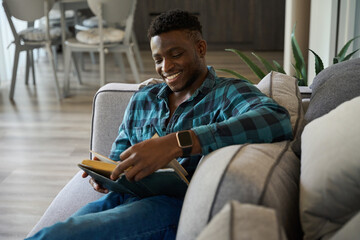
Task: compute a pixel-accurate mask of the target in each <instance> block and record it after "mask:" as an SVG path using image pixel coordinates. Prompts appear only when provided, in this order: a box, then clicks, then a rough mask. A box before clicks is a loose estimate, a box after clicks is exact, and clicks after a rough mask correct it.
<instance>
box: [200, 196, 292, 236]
mask: <svg viewBox="0 0 360 240" xmlns="http://www.w3.org/2000/svg"><path fill="white" fill-rule="evenodd" d="M219 239H221V240H225V239H228V240H230V239H238V240H241V239H244V240H245V239H269V240H270V239H274V240H277V239H285V234H284V231H283V229H282V227H281V225H280V223H279V222H278V220H277V216H276V212H275V211H274V209H270V208H266V207H262V206H255V205H251V204H241V203H239V202H237V201H231V202H229V203H227V204H226V205H225V206H224V207H223V209H222V210H221V211H220V212H219V213H218V214H216V215H215V217H214V218H213V219H212V220H211V221H210V223H209V225H208V226H206V228H205V229H204V231H202V232H201V233H200V235H199V237H198V238H197V240H219Z"/></svg>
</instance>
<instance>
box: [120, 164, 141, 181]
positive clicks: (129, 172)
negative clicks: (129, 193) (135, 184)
mask: <svg viewBox="0 0 360 240" xmlns="http://www.w3.org/2000/svg"><path fill="white" fill-rule="evenodd" d="M140 171H142V169H141V167H140V166H139V164H138V165H136V166H130V167H129V168H127V169H126V170H125V171H124V172H125V176H126V178H127V180H128V181H133V180H134V179H135V176H137V174H138V173H139V172H140Z"/></svg>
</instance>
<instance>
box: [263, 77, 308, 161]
mask: <svg viewBox="0 0 360 240" xmlns="http://www.w3.org/2000/svg"><path fill="white" fill-rule="evenodd" d="M297 84H298V81H297V79H296V78H294V77H291V76H288V75H285V74H282V73H278V72H270V73H269V74H267V75H266V76H265V77H264V78H263V79H262V80H261V81H260V82H259V83H258V85H257V87H258V88H259V89H260V91H261V92H262V93H264V94H265V95H267V96H268V97H271V98H272V99H274V100H275V101H276V102H277V103H278V104H280V105H281V106H283V107H285V108H286V109H287V110H288V112H289V114H290V121H291V126H292V129H293V133H294V141H293V142H292V148H293V150H294V151H295V153H297V154H299V153H300V145H301V143H300V139H301V132H302V130H303V127H304V121H303V120H304V110H303V105H302V100H301V94H300V90H299V87H298V85H297Z"/></svg>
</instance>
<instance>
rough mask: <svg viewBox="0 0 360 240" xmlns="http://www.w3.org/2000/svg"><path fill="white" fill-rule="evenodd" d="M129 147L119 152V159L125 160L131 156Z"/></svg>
mask: <svg viewBox="0 0 360 240" xmlns="http://www.w3.org/2000/svg"><path fill="white" fill-rule="evenodd" d="M131 153H132V151H131V147H129V148H128V149H126V150H125V151H123V152H122V153H121V154H120V160H122V161H124V160H126V159H127V158H128V157H130V156H131Z"/></svg>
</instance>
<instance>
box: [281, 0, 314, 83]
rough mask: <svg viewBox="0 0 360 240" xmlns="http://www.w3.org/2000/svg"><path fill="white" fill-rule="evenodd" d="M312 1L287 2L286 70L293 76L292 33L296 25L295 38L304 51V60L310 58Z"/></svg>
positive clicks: (297, 0) (291, 0)
mask: <svg viewBox="0 0 360 240" xmlns="http://www.w3.org/2000/svg"><path fill="white" fill-rule="evenodd" d="M309 21H310V0H286V6H285V31H284V32H285V35H284V70H285V72H286V73H287V74H288V75H291V76H293V75H294V73H295V71H294V69H293V67H292V65H291V63H293V62H294V60H293V54H292V48H291V33H292V30H293V26H294V24H295V23H296V31H295V36H296V40H297V42H298V44H299V46H300V48H301V49H302V54H303V56H304V59H305V60H306V59H307V56H308V51H306V49H308V45H309Z"/></svg>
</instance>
